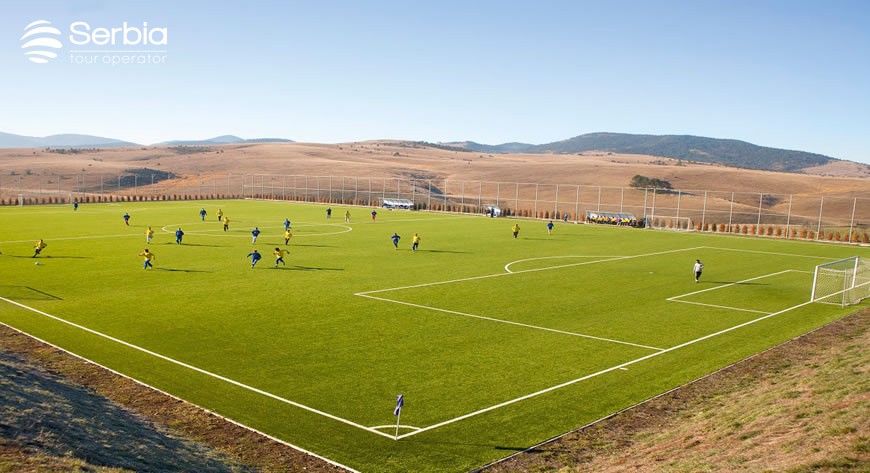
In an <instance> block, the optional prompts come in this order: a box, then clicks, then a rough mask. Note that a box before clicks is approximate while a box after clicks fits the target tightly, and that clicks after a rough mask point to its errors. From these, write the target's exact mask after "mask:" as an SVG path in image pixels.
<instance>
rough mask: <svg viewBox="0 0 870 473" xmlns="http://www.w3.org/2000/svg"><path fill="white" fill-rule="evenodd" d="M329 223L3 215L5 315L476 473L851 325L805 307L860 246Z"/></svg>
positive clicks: (415, 465)
mask: <svg viewBox="0 0 870 473" xmlns="http://www.w3.org/2000/svg"><path fill="white" fill-rule="evenodd" d="M201 208H205V209H206V210H207V212H208V215H207V217H206V218H205V220H204V221H202V220H200V216H199V211H200V209H201ZM218 208H221V209H222V210H223V212H224V214H225V215H226V216H227V217H228V218H229V219H230V228H229V230H228V231H224V230H223V226H222V225H221V224H220V223H218V221H217V217H216V213H217V210H218ZM326 208H327V206H326V205H315V204H303V203H287V202H262V201H220V202H218V201H204V202H138V203H123V204H121V203H117V204H83V205H81V206H80V207H79V209H78V211H75V212H74V211H73V209H72V207H71V206H39V207H36V206H34V207H13V208H0V251H2V256H0V267H2V273H0V274H2V276H0V278H2V279H0V322H2V323H4V324H6V325H9V326H11V327H13V328H15V329H18V330H20V331H23V332H25V333H28V334H30V335H32V336H34V337H37V338H39V339H41V340H44V341H46V342H49V343H52V344H54V345H56V346H58V347H61V348H63V349H65V350H68V351H70V352H72V353H75V354H77V355H79V356H82V357H84V358H86V359H88V360H91V361H93V362H95V363H98V364H100V365H103V366H106V367H108V368H110V369H112V370H115V371H117V372H119V373H122V374H124V375H127V376H130V377H132V378H134V379H136V380H138V381H140V382H142V383H145V384H147V385H149V386H152V387H154V388H156V389H159V390H162V391H165V392H167V393H170V394H172V395H174V396H177V397H179V398H182V399H185V400H187V401H190V402H191V403H194V404H196V405H198V406H201V407H203V408H206V409H209V410H211V411H213V412H215V413H218V414H220V415H223V416H226V417H228V418H230V419H232V420H234V421H236V422H239V423H241V424H243V425H245V426H248V427H250V428H252V429H256V430H258V431H260V432H263V433H265V434H268V435H270V436H272V437H275V438H277V439H280V440H282V441H284V442H287V443H289V444H291V445H293V446H295V447H297V448H300V449H304V450H305V451H308V452H310V453H312V454H315V455H319V456H321V457H323V458H325V459H328V460H330V461H332V462H336V463H338V464H340V465H342V466H345V467H348V468H351V469H357V470H360V471H378V472H380V471H467V470H471V469H474V468H476V467H479V466H482V465H485V464H487V463H488V462H491V461H494V460H497V459H499V458H503V457H505V456H508V455H510V454H512V453H515V452H518V451H522V450H524V449H527V448H529V447H531V446H534V445H536V444H538V443H540V442H543V441H545V440H547V439H549V438H552V437H554V436H558V435H560V434H562V433H564V432H567V431H570V430H573V429H577V428H579V427H582V426H583V425H586V424H588V423H590V422H594V421H596V420H598V419H601V418H602V417H605V416H607V415H609V414H612V413H614V412H617V411H619V410H621V409H624V408H627V407H630V406H632V405H634V404H637V403H639V402H642V401H644V400H646V399H649V398H650V397H652V396H655V395H657V394H660V393H662V392H664V391H667V390H669V389H672V388H674V387H677V386H680V385H682V384H685V383H687V382H690V381H692V380H694V379H697V378H699V377H701V376H704V375H706V374H709V373H711V372H713V371H715V370H717V369H720V368H722V367H724V366H727V365H729V364H731V363H734V362H736V361H739V360H741V359H744V358H746V357H747V356H751V355H753V354H755V353H758V352H760V351H762V350H765V349H767V348H770V347H772V346H774V345H777V344H779V343H782V342H784V341H786V340H789V339H791V338H793V337H796V336H799V335H801V334H804V333H806V332H808V331H810V330H813V329H814V328H817V327H819V326H821V325H824V324H826V323H828V322H831V321H833V320H835V319H838V318H841V317H843V316H844V315H846V314H848V313H850V312H853V311H854V310H855V308H854V307H852V308H845V309H841V308H839V307H837V306H832V305H824V304H818V303H809V302H808V300H809V297H810V291H811V286H812V278H813V274H812V271H813V268H814V267H815V266H816V265H817V264H820V263H824V262H829V261H832V260H836V259H840V258H844V257H848V256H854V255H866V251H867V250H866V249H865V248H859V247H855V246H845V245H842V246H841V245H831V244H819V243H811V242H795V241H784V240H777V239H761V238H747V237H732V236H725V235H715V234H697V233H675V232H666V231H654V230H638V229H630V228H616V227H610V226H594V225H574V224H563V223H561V222H556V226H555V229H554V231H553V234H552V235H548V234H547V229H546V226H545V223H546V222H541V221H530V220H510V219H503V218H494V219H493V218H485V217H480V216H467V215H452V214H441V213H430V212H409V211H387V210H379V212H378V215H377V220H376V221H373V220H372V218H371V217H370V211H371V209H368V208H362V207H343V206H333V207H332V218H330V219H327V218H326ZM346 210H349V211H350V213H351V220H350V222H348V223H346V222H345V221H344V214H345V211H346ZM125 212H129V214H130V215H131V219H130V225H129V226H127V225H125V224H124V222H123V220H122V218H121V217H122V215H123V214H124V213H125ZM285 218H289V219H290V220H291V221H292V231H293V234H294V236H293V238H292V239H291V241H290V244H289V245H287V246H286V247H285V245H284V237H283V230H284V228H283V225H282V222H283V221H284V219H285ZM517 222H518V223H519V225H520V226H521V227H522V228H521V231H520V234H519V238H517V239H514V238H513V237H512V235H511V226H512V225H513V224H514V223H517ZM148 226H151V227H152V228H153V229H154V231H155V236H154V240H153V241H152V242H151V244H150V245H146V243H145V229H146V228H147V227H148ZM255 226H256V227H259V229H260V230H261V231H262V234H261V235H260V236H259V239H258V241H257V242H256V244H254V245H252V242H251V230H252V229H253V228H254V227H255ZM179 227H181V228H182V229H183V231H184V233H185V235H184V240H183V243H182V244H180V245H179V244H176V243H175V236H174V232H175V230H176V229H177V228H179ZM393 233H398V234H399V235H400V236H401V237H402V238H401V240H400V242H399V247H398V249H395V248H394V247H393V244H392V242H391V240H390V236H391V235H392V234H393ZM414 233H418V234H419V235H420V237H421V238H422V240H421V243H420V248H419V250H418V251H416V252H412V251H411V250H410V246H411V237H412V235H413V234H414ZM40 238H42V239H45V241H46V242H47V243H48V246H47V248H46V249H45V250H44V251H43V253H42V254H41V255H40V256H39V257H38V258H32V255H33V245H34V243H35V241H36V240H38V239H40ZM146 247H147V248H149V249H151V250H152V251H153V253H154V254H155V255H156V259H155V260H154V269H148V270H143V264H142V258H141V257H140V256H138V255H139V253H141V252H142V251H143V249H145V248H146ZM276 247H277V248H287V249H289V254H288V255H287V256H286V257H285V260H286V266H284V265H280V266H278V267H275V265H274V257H272V251H273V250H274V249H275V248H276ZM252 248H257V249H258V250H259V251H260V252H261V253H262V254H263V260H262V261H260V262H259V263H258V264H257V266H256V267H254V268H253V269H252V268H251V263H250V259H248V258H247V257H246V255H247V254H248V253H250V252H251V250H252ZM695 259H701V260H702V261H703V262H704V264H705V269H704V273H703V276H702V278H701V281H700V282H699V283H696V282H695V281H694V278H693V275H692V264H693V263H694V262H695ZM37 262H38V263H39V264H34V263H37ZM399 394H402V395H404V407H403V408H402V410H401V416H400V417H398V418H397V416H395V415H394V408H395V407H396V397H397V396H398V395H399ZM397 421H398V423H399V425H398V428H397Z"/></svg>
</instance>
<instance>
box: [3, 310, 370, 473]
mask: <svg viewBox="0 0 870 473" xmlns="http://www.w3.org/2000/svg"><path fill="white" fill-rule="evenodd" d="M0 325H3V326H4V327H7V328H9V329H10V330H13V331H15V332H17V333H20V334H22V335H24V336H26V337H29V338H31V339H33V340H36V341H37V342H39V343H42V344H44V345H46V346H50V347H52V348H54V349H56V350H58V351H60V352H63V353H66V354H67V355H69V356H71V357H73V358H77V359H79V360H83V361H84V362H86V363H89V364H92V365H94V366H98V367H100V368H102V369H104V370H106V371H108V372H110V373H112V374H114V375H116V376H119V377H121V378H124V379H129V380H130V381H132V382H134V383H136V384H138V385H140V386H145V387H146V388H148V389H151V390H153V391H155V392H158V393H160V394H162V395H164V396H167V397H169V398H172V399H175V400H177V401H181V402H183V403H185V404H189V405H191V406H194V407H196V408H197V409H201V410H202V411H204V412H207V413H209V414H211V415H213V416H215V417H217V418H220V419H223V420H225V421H227V422H229V423H231V424H233V425H236V426H239V427H241V428H243V429H245V430H248V431H250V432H254V433H256V434H258V435H262V436H263V437H266V438H268V439H270V440H273V441H275V442H278V443H280V444H282V445H287V446H288V447H290V448H293V449H295V450H299V451H300V452H302V453H304V454H306V455H311V456H312V457H315V458H319V459H321V460H323V461H325V462H327V463H329V464H331V465H335V466H337V467H340V468H344V469H346V470H348V471H350V472H353V473H359V472H358V471H357V470H354V469H353V468H351V467H349V466H347V465H342V464H341V463H338V462H337V461H335V460H330V459H329V458H326V457H324V456H323V455H318V454H316V453H314V452H312V451H310V450H306V449H304V448H302V447H300V446H298V445H294V444H292V443H290V442H288V441H286V440H282V439H279V438H278V437H275V436H274V435H271V434H267V433H266V432H263V431H260V430H257V429H255V428H253V427H251V426H248V425H245V424H243V423H241V422H239V421H237V420H233V419H230V418H229V417H227V416H224V415H221V414H218V413H217V412H215V411H213V410H211V409H208V408H206V407H203V406H200V405H199V404H196V403H193V402H191V401H189V400H187V399H182V398H180V397H178V396H176V395H174V394H172V393H169V392H167V391H164V390H162V389H160V388H158V387H156V386H152V385H150V384H148V383H145V382H142V381H140V380H138V379H136V378H134V377H132V376H129V375H126V374H124V373H121V372H120V371H117V370H114V369H112V368H109V367H108V366H106V365H103V364H100V363H97V362H96V361H94V360H91V359H89V358H85V357H84V356H82V355H79V354H78V353H73V352H71V351H69V350H67V349H65V348H63V347H60V346H58V345H55V344H54V343H51V342H49V341H46V340H44V339H42V338H39V337H37V336H35V335H33V334H30V333H27V332H25V331H23V330H19V329H17V328H15V327H13V326H11V325H8V324H6V323H4V322H0Z"/></svg>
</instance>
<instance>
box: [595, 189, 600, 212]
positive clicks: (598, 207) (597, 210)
mask: <svg viewBox="0 0 870 473" xmlns="http://www.w3.org/2000/svg"><path fill="white" fill-rule="evenodd" d="M595 211H596V212H601V186H598V204H596V206H595Z"/></svg>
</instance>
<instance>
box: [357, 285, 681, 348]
mask: <svg viewBox="0 0 870 473" xmlns="http://www.w3.org/2000/svg"><path fill="white" fill-rule="evenodd" d="M356 295H357V296H361V297H367V298H369V299H375V300H379V301H384V302H392V303H394V304H402V305H407V306H410V307H416V308H418V309H427V310H434V311H437V312H444V313H447V314H453V315H461V316H463V317H471V318H475V319H482V320H489V321H490V322H499V323H503V324H509V325H517V326H519V327H525V328H533V329H535V330H544V331H547V332H554V333H560V334H562V335H572V336H574V337H581V338H589V339H592V340H599V341H602V342H610V343H619V344H621V345H631V346H633V347H638V348H645V349H647V350H658V351H664V348H658V347H651V346H647V345H639V344H637V343H631V342H624V341H622V340H613V339H611V338H603V337H596V336H593V335H586V334H582V333H575V332H568V331H565V330H558V329H554V328H547V327H540V326H538V325H529V324H524V323H520V322H513V321H510V320H503V319H496V318H493V317H486V316H483V315H474V314H469V313H466V312H459V311H455V310H449V309H441V308H438V307H429V306H425V305H420V304H414V303H412V302H403V301H397V300H393V299H385V298H383V297H376V296H370V295H367V294H356Z"/></svg>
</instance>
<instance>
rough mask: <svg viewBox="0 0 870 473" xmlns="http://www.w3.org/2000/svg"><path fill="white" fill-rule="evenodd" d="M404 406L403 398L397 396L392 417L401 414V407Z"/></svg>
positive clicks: (401, 395)
mask: <svg viewBox="0 0 870 473" xmlns="http://www.w3.org/2000/svg"><path fill="white" fill-rule="evenodd" d="M404 405H405V396H404V395H403V394H399V397H397V398H396V408H395V409H393V415H394V416H397V415H399V413H400V412H402V406H404Z"/></svg>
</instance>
